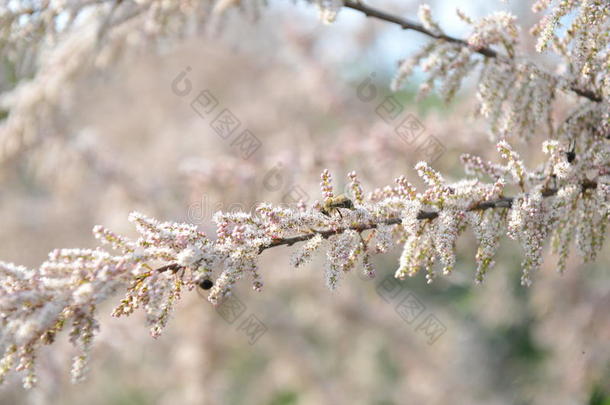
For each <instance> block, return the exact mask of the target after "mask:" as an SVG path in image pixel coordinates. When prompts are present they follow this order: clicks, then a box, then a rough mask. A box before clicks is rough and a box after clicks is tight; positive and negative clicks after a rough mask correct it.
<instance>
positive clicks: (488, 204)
mask: <svg viewBox="0 0 610 405" xmlns="http://www.w3.org/2000/svg"><path fill="white" fill-rule="evenodd" d="M595 188H597V183H596V182H594V181H585V182H583V183H582V192H585V191H586V190H590V189H595ZM558 192H559V189H557V188H552V189H547V190H543V191H542V193H541V194H542V196H543V197H544V198H547V197H552V196H554V195H556V194H557V193H558ZM514 199H515V198H514V197H502V198H497V199H495V200H490V201H483V202H480V203H477V204H475V205H474V206H472V207H470V208H468V209H467V210H466V211H482V210H487V209H492V208H511V206H512V204H513V201H514ZM438 216H439V213H438V212H437V211H424V210H421V211H419V212H418V213H417V219H418V220H424V219H429V220H432V219H435V218H437V217H438ZM401 223H402V219H401V218H389V219H384V220H382V221H381V222H379V223H362V224H357V225H351V226H349V227H345V228H337V229H329V230H324V231H316V232H309V233H305V234H303V235H298V236H293V237H290V238H280V239H274V240H273V241H272V242H271V243H269V244H267V245H263V246H261V247H260V248H259V253H262V252H264V251H265V250H267V249H270V248H274V247H278V246H292V245H294V244H295V243H299V242H306V241H308V240H310V239H313V238H314V237H316V236H318V235H319V236H321V237H322V238H323V239H328V238H330V237H331V236H334V235H339V234H341V233H344V232H346V231H355V232H358V233H360V232H364V231H367V230H371V229H375V228H377V227H378V226H379V225H398V224H401ZM181 268H182V267H181V266H180V265H178V264H177V263H172V264H168V265H165V266H162V267H159V268H158V269H156V270H157V271H159V272H163V271H168V270H171V271H174V272H176V271H178V270H180V269H181Z"/></svg>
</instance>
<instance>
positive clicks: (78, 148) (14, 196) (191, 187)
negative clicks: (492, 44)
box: [0, 0, 610, 405]
mask: <svg viewBox="0 0 610 405" xmlns="http://www.w3.org/2000/svg"><path fill="white" fill-rule="evenodd" d="M419 4H420V2H418V1H379V2H375V6H378V7H379V8H382V9H386V10H389V11H392V12H394V13H396V14H398V15H402V16H405V17H408V18H412V19H414V18H415V17H416V14H417V8H418V6H419ZM430 5H431V8H432V10H433V15H435V16H436V17H437V18H438V20H439V21H440V25H441V26H442V27H444V28H445V29H446V31H447V32H448V33H450V34H453V35H457V36H460V35H464V33H465V32H466V28H467V27H465V26H464V25H463V24H461V23H459V22H458V19H457V17H456V16H455V8H456V7H459V8H461V9H463V10H464V11H466V13H467V14H469V15H470V16H473V17H481V16H484V15H486V14H488V13H489V12H492V11H495V10H509V11H511V12H513V13H515V14H517V15H518V17H519V19H520V22H521V24H522V26H523V27H524V29H523V31H524V32H523V33H522V34H523V46H524V48H525V49H526V50H531V49H533V44H532V43H531V41H530V40H529V39H528V36H527V29H528V28H529V27H530V26H531V25H532V24H533V23H534V22H535V16H534V15H532V13H531V12H530V10H529V9H530V7H531V4H530V2H529V1H525V0H524V1H516V0H513V1H506V2H500V1H483V0H481V1H472V0H470V1H467V0H459V1H441V0H438V1H432V2H431V3H430ZM220 27H222V29H221V28H220ZM425 43H426V38H424V37H422V36H421V35H419V34H417V33H412V32H404V31H402V30H400V29H399V28H397V27H394V26H391V25H388V24H387V23H383V22H378V21H374V20H372V19H365V18H364V17H363V16H362V15H360V14H359V13H357V12H354V11H351V10H347V9H345V10H342V11H341V13H340V14H339V18H338V20H337V22H336V23H335V24H333V25H330V26H326V25H323V24H322V23H320V22H319V20H318V19H317V16H316V10H315V8H314V7H312V6H310V5H307V4H306V3H304V2H297V3H293V2H282V1H272V2H270V4H269V5H268V6H266V7H264V8H262V9H260V10H245V11H244V10H242V11H238V10H235V11H229V12H227V13H226V14H224V15H223V16H222V18H221V19H219V20H218V21H216V24H210V25H209V26H208V27H207V29H206V30H205V32H203V33H202V34H201V35H198V36H196V37H191V38H189V39H187V40H184V41H182V42H180V43H179V45H178V46H172V47H168V48H167V49H165V50H163V52H160V53H159V52H144V51H143V52H140V53H137V54H134V55H130V56H129V57H128V58H123V59H121V61H120V62H117V63H115V64H113V65H112V67H111V68H109V69H106V70H105V71H104V72H103V74H102V73H97V74H94V75H90V76H87V77H83V78H80V79H79V80H81V83H79V86H78V89H79V90H78V92H77V93H76V94H75V95H74V98H73V99H72V100H71V101H70V104H69V105H67V106H66V109H67V113H66V114H65V122H62V123H61V124H62V128H63V130H64V132H63V133H62V142H58V143H57V144H53V142H49V143H48V144H46V145H45V147H44V148H39V149H33V150H32V151H30V152H28V154H27V155H26V156H24V157H22V158H20V159H18V160H16V161H11V162H10V163H9V164H7V165H5V167H3V168H2V173H1V176H0V181H1V187H0V224H2V226H1V227H0V258H2V260H4V261H12V262H16V263H20V264H24V265H27V266H29V267H36V266H38V265H39V264H40V263H41V262H42V261H44V260H45V258H46V255H47V253H48V252H49V251H50V250H52V249H54V248H61V247H92V246H95V245H96V244H95V241H94V239H93V236H92V234H91V232H90V230H91V228H92V227H93V226H94V225H96V224H104V225H106V226H107V227H109V228H110V229H113V230H115V231H117V232H119V233H123V234H126V235H130V236H134V235H135V232H134V230H133V229H132V227H131V225H130V224H129V223H128V222H127V215H128V214H129V212H131V211H134V210H138V211H141V212H143V213H144V214H146V215H150V216H154V217H156V218H158V219H160V220H176V221H187V222H191V223H196V224H198V225H199V226H200V227H201V229H202V230H204V231H206V232H208V233H212V234H213V232H214V225H213V223H212V221H211V217H212V214H213V212H215V211H217V210H224V211H228V210H250V209H252V208H253V207H254V206H255V205H256V204H257V203H258V202H262V201H270V202H274V203H282V202H290V201H292V200H293V199H294V198H295V197H296V198H301V197H302V198H304V199H305V200H307V202H308V203H312V202H313V201H314V200H316V199H318V198H320V192H319V187H318V183H319V174H320V172H321V171H322V170H323V169H324V168H328V169H329V170H330V171H331V173H332V174H333V176H334V179H335V185H336V186H337V188H338V189H341V188H342V187H343V186H344V185H345V184H346V183H347V180H346V175H347V173H348V172H349V171H352V170H355V171H357V172H358V174H359V176H360V177H361V179H362V181H363V183H364V184H365V186H367V188H366V189H365V191H371V190H372V189H373V188H376V187H383V186H384V185H386V184H391V183H392V181H393V179H394V178H395V177H397V176H399V175H403V174H404V175H406V176H407V177H408V178H409V180H410V181H412V182H413V183H415V184H418V185H420V186H421V183H419V180H418V178H417V176H416V173H415V171H414V170H413V166H414V165H415V163H417V162H418V161H420V160H428V161H429V162H430V163H432V164H433V166H434V167H435V168H437V169H438V170H440V171H441V172H442V173H443V174H444V175H445V176H446V177H447V178H449V179H459V178H461V177H463V176H464V173H463V170H462V168H461V167H460V164H459V155H460V154H461V153H464V152H468V153H471V154H476V155H481V156H484V157H486V158H488V159H490V160H492V161H498V157H497V155H496V152H495V147H494V146H493V145H494V144H493V143H492V142H490V141H489V138H488V135H487V126H486V124H485V122H483V121H482V120H481V119H478V118H475V117H474V115H473V113H474V110H475V106H476V103H475V97H474V88H473V86H472V83H471V84H470V85H469V84H468V83H466V86H465V87H464V88H463V89H462V90H461V91H460V93H459V94H458V96H457V99H456V100H455V101H454V102H453V103H452V104H450V105H445V104H443V103H442V102H441V101H439V100H438V99H437V98H435V97H434V96H431V97H428V98H426V99H424V100H418V99H417V98H416V90H417V86H418V80H419V79H421V77H422V76H420V75H419V74H416V76H415V78H414V79H413V80H411V81H410V82H409V85H408V86H406V88H404V89H403V90H401V91H400V92H398V93H395V94H394V96H395V97H396V99H397V100H399V102H400V104H401V105H402V106H403V107H404V111H403V112H402V114H400V116H399V117H398V118H396V119H395V120H388V119H384V116H383V114H381V115H380V114H379V112H378V111H377V110H378V109H379V105H380V104H381V103H382V102H383V101H384V100H385V98H386V97H387V96H388V95H389V94H390V90H389V83H390V81H391V78H392V75H393V73H394V71H395V69H396V63H397V61H398V60H400V59H401V58H404V57H406V56H408V55H409V54H410V53H412V52H413V51H414V50H417V49H418V47H420V46H422V45H423V44H425ZM536 58H538V59H539V62H540V63H542V64H545V63H546V66H548V67H549V68H550V67H552V66H553V65H552V61H548V60H546V61H545V60H543V59H542V60H541V59H540V57H536ZM184 72H187V77H188V79H189V80H190V81H191V84H192V89H191V91H190V92H188V94H185V95H181V94H177V92H176V91H175V88H174V87H173V86H172V83H173V82H174V81H175V80H176V78H177V76H178V75H180V74H181V73H184ZM3 80H7V79H6V78H4V79H3ZM365 80H370V82H366V83H367V85H370V86H374V88H375V91H376V94H375V96H374V97H368V98H364V97H362V94H361V93H359V86H361V85H363V82H364V81H365ZM202 91H207V93H206V94H208V95H212V96H213V97H214V98H215V99H216V101H217V103H218V104H217V107H216V110H215V111H214V114H210V115H206V114H203V115H199V114H198V113H197V112H196V111H195V110H194V109H193V106H192V102H193V101H194V100H195V98H196V97H197V96H198V94H200V93H201V92H202ZM574 101H575V100H573V99H567V98H566V99H565V100H559V101H558V102H557V106H556V107H557V108H556V111H558V113H557V114H558V115H557V118H558V119H559V118H561V117H562V115H561V114H562V113H563V112H565V110H566V109H567V108H568V107H569V106H570V105H572V104H573V103H574ZM564 103H565V104H564ZM223 109H228V110H229V111H230V113H231V114H232V115H233V116H234V117H236V118H237V119H238V120H239V122H240V127H239V128H238V130H237V131H238V132H241V131H242V130H244V129H248V130H250V131H251V133H252V134H254V135H255V136H256V137H257V138H258V140H260V147H259V148H258V149H256V150H255V151H254V152H252V153H251V154H250V155H248V156H244V151H243V149H240V147H239V145H236V144H234V143H233V141H234V139H235V138H234V137H231V138H228V139H223V138H222V137H220V136H219V135H218V134H217V133H216V132H215V131H214V129H213V127H212V126H211V123H212V120H213V118H214V117H215V115H216V114H217V113H218V112H220V111H221V110H223ZM405 117H410V118H409V119H415V120H417V121H418V122H419V123H420V124H421V126H422V128H423V130H422V134H423V135H422V137H427V138H430V137H432V138H430V139H435V140H436V141H438V143H439V144H440V145H442V148H441V149H440V150H441V152H440V153H435V154H434V155H429V154H425V153H424V152H423V151H421V150H418V148H417V146H416V145H411V144H409V143H407V142H405V140H404V139H401V138H400V137H399V136H398V135H397V134H396V132H395V131H394V129H395V127H396V125H397V124H399V123H400V122H402V121H403V120H404V119H405ZM385 118H387V117H385ZM234 136H235V135H234ZM540 145H541V139H537V138H534V140H533V141H532V143H531V144H528V145H523V144H522V145H519V144H517V145H516V147H517V149H519V151H520V152H521V153H522V154H524V155H525V156H527V157H528V160H526V161H528V162H531V163H532V164H533V165H536V164H538V163H540V162H542V157H541V156H540V152H539V151H540V150H541V148H540ZM246 157H247V158H246ZM292 251H293V249H292V248H283V247H282V248H277V249H270V250H268V251H266V252H264V254H263V255H262V263H261V274H262V276H263V278H264V281H265V287H264V289H263V291H262V292H261V293H256V292H254V291H252V290H251V289H250V287H249V283H242V284H241V285H239V288H238V290H237V294H236V296H237V298H238V299H239V301H240V303H241V304H242V306H241V308H242V309H243V312H242V313H241V314H240V316H239V317H238V318H237V319H227V316H226V314H225V316H223V315H222V314H219V313H218V312H217V311H216V310H215V309H214V308H213V307H212V306H211V305H210V304H209V303H208V302H207V301H206V300H205V298H204V297H203V296H200V295H199V294H198V293H197V292H191V293H187V294H185V296H184V298H183V300H182V301H181V302H180V304H179V306H178V307H177V309H176V311H175V314H174V316H173V318H172V319H171V321H170V323H169V326H168V328H167V329H166V331H165V332H164V334H163V335H162V337H160V338H159V339H157V340H154V339H152V338H150V336H149V334H148V329H147V328H146V326H145V324H144V320H143V318H142V314H140V313H136V314H135V315H133V316H132V317H131V318H121V319H113V318H111V317H110V316H109V314H110V312H111V310H112V308H113V306H114V305H115V304H116V303H117V302H118V298H117V300H115V301H112V300H111V302H108V303H107V306H106V307H102V308H100V310H99V312H100V314H101V316H100V318H101V331H100V334H99V337H98V338H97V339H96V342H95V344H94V349H93V355H92V360H91V371H90V373H89V377H88V379H87V380H86V381H85V382H84V383H81V384H77V385H72V384H70V382H69V359H70V357H71V355H72V353H71V351H70V350H71V349H70V347H69V345H68V344H67V336H65V335H64V336H62V339H60V341H59V342H57V343H56V344H55V345H54V346H58V347H47V348H45V349H44V350H43V352H42V356H41V358H40V359H39V370H38V371H39V386H38V387H37V388H36V389H34V390H31V391H29V392H26V391H24V390H23V389H22V388H21V386H20V384H19V381H18V380H17V379H13V380H12V381H10V382H9V384H8V385H5V386H4V387H2V388H1V389H0V403H1V404H30V403H34V404H47V403H49V404H83V403H88V404H90V405H96V404H117V405H119V404H120V405H128V404H129V405H132V404H133V405H137V404H230V405H233V404H235V405H237V404H261V405H262V404H265V405H280V404H283V405H290V404H348V403H349V404H378V405H382V404H383V405H390V404H415V403H426V404H448V403H456V404H546V403H552V404H566V405H567V404H590V405H609V404H610V311H609V308H610V278H609V277H608V268H607V266H608V263H609V262H608V260H609V258H610V252H609V251H608V249H606V250H605V252H603V254H602V255H601V257H599V258H598V260H597V262H596V263H595V264H590V265H581V264H579V260H578V257H576V255H574V257H571V259H570V263H571V264H569V265H568V268H569V271H567V272H566V273H565V274H563V275H559V274H558V273H557V272H556V271H555V265H554V263H555V262H556V258H555V257H552V256H551V255H547V260H546V261H545V264H544V266H543V268H542V270H541V271H540V272H539V274H537V275H536V279H535V281H534V284H533V286H532V287H531V288H523V287H521V286H520V284H519V278H520V262H521V252H520V248H519V246H517V245H516V244H515V243H514V242H512V241H509V240H508V239H506V238H505V239H504V241H503V244H502V248H501V251H500V253H499V257H498V258H497V263H498V264H497V266H496V268H495V269H493V271H492V272H490V274H489V275H488V278H487V280H486V282H485V283H484V284H482V285H475V284H474V282H473V280H474V269H475V268H476V266H475V263H474V255H475V253H476V244H475V241H474V238H473V235H472V233H471V232H470V231H467V232H466V234H465V236H464V237H462V238H461V239H460V242H459V251H458V252H459V256H458V265H457V266H456V269H455V271H454V273H453V274H452V276H450V277H440V278H438V279H436V280H435V282H434V283H433V284H432V285H426V284H425V278H424V275H423V274H421V275H419V276H417V277H415V278H411V279H407V280H405V281H402V282H398V281H397V282H396V284H391V282H389V281H387V280H386V277H388V276H390V275H392V274H393V273H394V271H395V269H396V267H397V263H398V253H399V251H398V250H397V251H393V252H391V253H390V254H386V255H383V256H378V257H375V258H374V260H375V263H374V264H375V267H376V268H377V273H378V274H377V277H376V278H375V279H374V280H367V279H365V278H363V277H359V276H358V274H356V273H354V274H350V275H349V276H348V277H347V278H345V279H344V280H343V282H342V285H340V288H339V289H338V291H337V292H334V293H331V292H329V291H328V290H327V289H326V287H325V285H324V281H323V274H322V273H323V271H322V266H321V263H322V262H321V260H314V261H313V262H312V263H311V264H309V265H307V266H306V267H304V268H302V269H298V270H296V269H293V268H292V267H291V266H290V265H289V254H290V253H291V252H292ZM384 280H386V281H384ZM384 283H385V284H384ZM388 283H390V284H388ZM390 290H392V291H394V292H396V291H398V293H397V294H398V295H397V296H396V297H394V298H388V297H389V295H388V291H390ZM409 294H410V295H409ZM406 297H410V298H408V299H409V300H410V301H408V302H416V303H417V305H418V308H419V310H418V311H417V316H415V315H413V314H411V315H413V316H411V315H409V316H405V313H404V311H403V312H401V302H402V303H403V304H404V302H405V301H403V299H407V298H406ZM402 308H404V307H402ZM252 315H253V316H255V317H256V319H257V320H258V321H259V322H260V324H262V325H263V327H264V333H257V334H256V336H255V338H253V336H252V334H251V333H249V332H251V331H250V330H248V329H247V328H246V327H245V326H243V325H244V324H243V322H244V321H246V320H247V319H248V318H249V317H250V316H252ZM414 317H415V319H413V318H414ZM430 317H433V319H435V320H436V321H437V322H438V323H440V324H441V325H442V327H441V328H440V329H437V330H436V331H437V332H438V331H441V332H442V333H440V332H439V333H434V334H431V333H430V330H428V329H427V328H426V325H427V324H426V323H425V320H426V319H431V318H430ZM259 332H260V331H259ZM59 348H61V349H59Z"/></svg>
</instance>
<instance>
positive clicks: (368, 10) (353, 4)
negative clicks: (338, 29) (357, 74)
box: [343, 0, 603, 103]
mask: <svg viewBox="0 0 610 405" xmlns="http://www.w3.org/2000/svg"><path fill="white" fill-rule="evenodd" d="M343 4H344V6H345V7H347V8H351V9H352V10H356V11H360V12H361V13H363V14H364V15H366V16H367V17H372V18H377V19H379V20H382V21H387V22H390V23H393V24H396V25H399V26H400V27H402V29H405V30H412V31H417V32H419V33H421V34H424V35H427V36H429V37H432V38H435V39H441V40H443V41H447V42H451V43H454V44H457V45H460V46H464V47H468V46H469V45H468V42H467V41H465V40H463V39H460V38H455V37H452V36H450V35H446V34H444V33H436V32H433V31H431V30H429V29H427V28H426V27H424V26H423V25H421V24H418V23H416V22H413V21H410V20H407V19H405V18H401V17H397V16H395V15H392V14H390V13H387V12H385V11H382V10H379V9H376V8H373V7H370V6H367V5H365V4H363V3H362V2H361V1H359V0H345V1H344V3H343ZM474 51H475V52H477V53H479V54H481V55H483V56H485V57H486V58H496V59H501V58H502V55H500V54H498V52H496V51H494V50H493V49H491V48H489V47H482V48H479V49H475V50H474ZM570 89H571V90H572V91H573V92H574V93H576V94H578V95H579V96H582V97H585V98H588V99H589V100H591V101H594V102H597V103H600V102H602V101H603V99H602V97H601V96H600V95H599V94H597V93H595V92H594V91H592V90H589V89H583V88H580V87H577V86H571V87H570Z"/></svg>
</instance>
